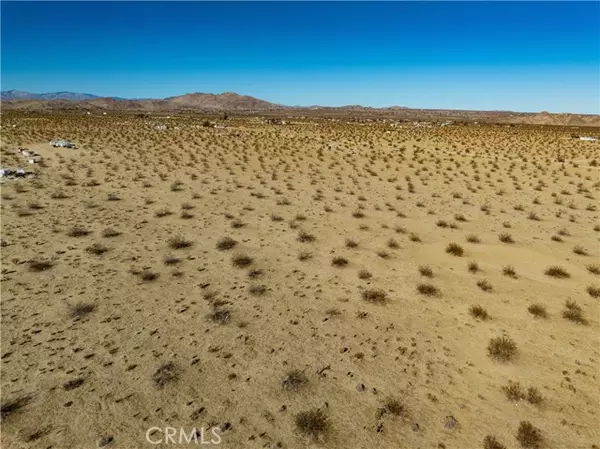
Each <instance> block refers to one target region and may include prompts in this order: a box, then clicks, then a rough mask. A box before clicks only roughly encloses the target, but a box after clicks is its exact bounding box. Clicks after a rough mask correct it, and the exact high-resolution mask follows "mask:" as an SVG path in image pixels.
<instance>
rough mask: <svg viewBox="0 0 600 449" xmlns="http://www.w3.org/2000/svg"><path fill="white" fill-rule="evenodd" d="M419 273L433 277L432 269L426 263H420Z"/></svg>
mask: <svg viewBox="0 0 600 449" xmlns="http://www.w3.org/2000/svg"><path fill="white" fill-rule="evenodd" d="M419 273H420V274H421V276H425V277H427V278H432V277H433V270H432V269H431V267H429V266H428V265H421V266H420V267H419Z"/></svg>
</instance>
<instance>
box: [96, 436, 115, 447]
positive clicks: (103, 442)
mask: <svg viewBox="0 0 600 449" xmlns="http://www.w3.org/2000/svg"><path fill="white" fill-rule="evenodd" d="M113 439H114V438H113V437H102V438H100V439H99V440H98V447H104V446H106V445H107V444H109V443H111V442H112V440H113Z"/></svg>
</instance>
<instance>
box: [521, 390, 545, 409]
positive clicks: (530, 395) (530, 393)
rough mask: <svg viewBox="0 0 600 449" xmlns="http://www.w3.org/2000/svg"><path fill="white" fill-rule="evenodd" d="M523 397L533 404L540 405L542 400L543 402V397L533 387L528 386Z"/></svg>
mask: <svg viewBox="0 0 600 449" xmlns="http://www.w3.org/2000/svg"><path fill="white" fill-rule="evenodd" d="M525 399H527V401H528V402H529V403H530V404H533V405H540V404H541V403H542V402H544V397H543V396H542V394H541V393H540V392H539V390H538V389H537V388H535V387H529V388H528V389H527V395H526V396H525Z"/></svg>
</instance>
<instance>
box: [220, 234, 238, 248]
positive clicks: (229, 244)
mask: <svg viewBox="0 0 600 449" xmlns="http://www.w3.org/2000/svg"><path fill="white" fill-rule="evenodd" d="M237 243H238V242H237V241H236V240H234V239H232V238H231V237H223V238H222V239H221V240H219V241H218V242H217V249H218V250H220V251H225V250H228V249H232V248H233V247H234V246H235V245H237Z"/></svg>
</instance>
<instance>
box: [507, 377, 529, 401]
mask: <svg viewBox="0 0 600 449" xmlns="http://www.w3.org/2000/svg"><path fill="white" fill-rule="evenodd" d="M502 391H503V392H504V394H505V395H506V398H507V399H508V400H510V401H520V400H521V399H523V398H525V392H524V391H523V388H521V384H520V383H519V382H513V381H512V380H510V381H508V385H505V386H503V387H502Z"/></svg>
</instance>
